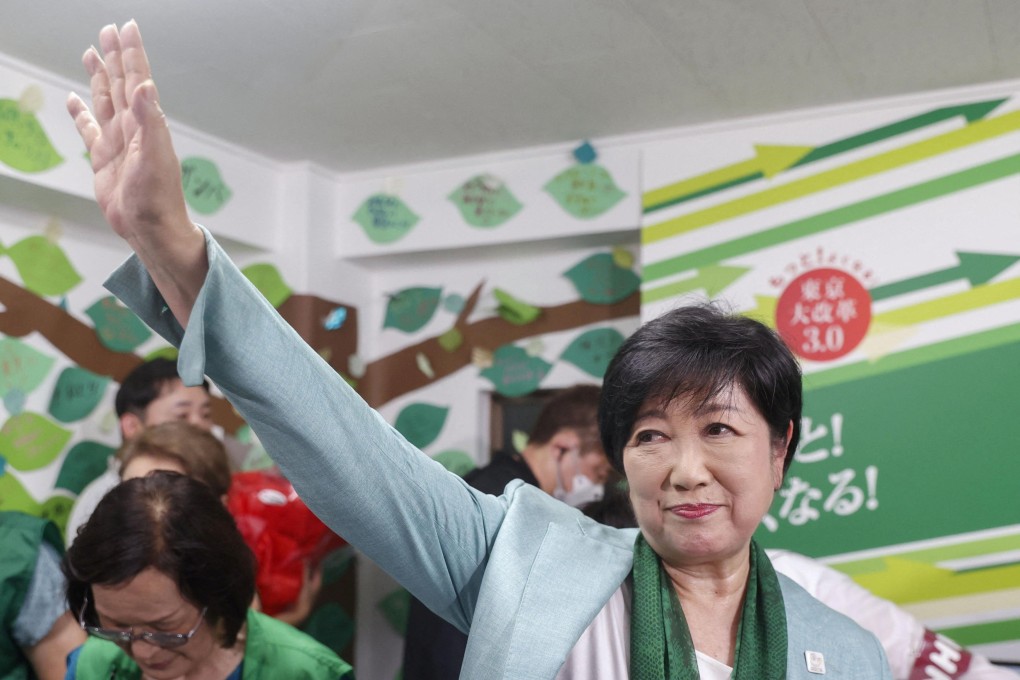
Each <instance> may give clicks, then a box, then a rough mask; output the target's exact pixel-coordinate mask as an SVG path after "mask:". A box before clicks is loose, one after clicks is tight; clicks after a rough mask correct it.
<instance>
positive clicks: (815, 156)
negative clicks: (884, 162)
mask: <svg viewBox="0 0 1020 680" xmlns="http://www.w3.org/2000/svg"><path fill="white" fill-rule="evenodd" d="M1005 101H1006V100H1005V99H993V100H990V101H986V102H973V103H971V104H960V105H959V106H947V107H945V108H941V109H935V110H934V111H928V112H927V113H922V114H920V115H918V116H913V117H911V118H905V119H904V120H900V121H897V122H895V123H890V124H889V125H883V126H882V127H877V128H875V129H874V130H867V131H866V132H861V133H859V134H856V135H852V136H850V137H846V138H844V139H840V140H838V141H835V142H831V143H829V144H826V145H824V146H819V147H817V148H816V149H815V150H814V151H812V152H810V153H809V154H807V155H806V156H804V157H803V158H801V159H800V160H799V161H797V162H796V163H794V164H793V165H792V166H790V167H793V168H796V167H799V166H801V165H807V164H808V163H814V162H815V161H820V160H822V159H823V158H828V157H830V156H835V155H837V154H841V153H846V152H847V151H852V150H853V149H857V148H860V147H862V146H867V145H868V144H874V143H875V142H881V141H883V140H885V139H889V138H890V137H895V136H897V135H902V134H904V133H907V132H912V131H914V130H917V129H920V128H923V127H927V126H929V125H934V124H936V123H941V122H942V121H945V120H949V119H950V118H953V117H955V116H963V117H964V118H965V119H966V120H967V122H968V123H974V122H976V121H979V120H981V119H982V118H984V117H985V116H987V115H988V114H989V113H991V112H992V111H994V110H995V109H996V108H998V106H999V105H1000V104H1002V103H1003V102H1005Z"/></svg>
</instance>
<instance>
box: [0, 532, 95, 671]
mask: <svg viewBox="0 0 1020 680" xmlns="http://www.w3.org/2000/svg"><path fill="white" fill-rule="evenodd" d="M63 553H64V544H63V541H61V539H60V531H59V530H58V529H57V527H56V525H55V524H53V523H52V522H50V521H48V520H45V519H42V518H40V517H33V516H31V515H26V514H24V513H21V512H0V627H2V630H0V678H3V679H4V680H33V679H35V678H38V679H39V680H60V678H63V677H64V669H65V664H64V659H66V658H67V655H68V654H69V653H70V652H71V650H73V649H74V648H75V647H78V646H79V645H81V644H82V643H83V642H84V641H85V633H84V632H82V630H81V629H80V628H79V627H78V625H77V623H76V622H75V620H74V617H73V616H72V615H71V613H70V612H69V611H68V609H67V601H66V600H65V599H64V575H63V574H62V573H61V572H60V558H61V556H62V555H63Z"/></svg>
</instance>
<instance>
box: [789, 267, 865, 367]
mask: <svg viewBox="0 0 1020 680" xmlns="http://www.w3.org/2000/svg"><path fill="white" fill-rule="evenodd" d="M870 324H871V295H869V294H868V291H867V290H866V289H865V288H864V286H863V285H861V283H860V281H858V280H857V279H856V278H854V277H853V276H852V275H851V274H848V273H847V272H845V271H842V270H840V269H829V268H824V269H812V270H811V271H808V272H804V273H803V274H801V275H800V276H798V277H797V278H796V279H794V280H793V281H791V282H790V285H789V286H787V287H786V290H784V291H783V294H782V295H780V296H779V303H778V304H777V305H776V329H777V330H778V331H779V335H780V336H782V338H783V340H785V341H786V344H788V345H789V346H790V349H791V350H793V352H794V353H795V354H797V355H798V356H800V357H803V358H804V359H810V360H811V361H832V360H833V359H838V358H840V357H841V356H845V355H847V354H849V353H850V352H851V351H853V349H854V348H855V347H857V345H859V344H861V341H862V340H863V339H864V336H865V335H867V333H868V326H869V325H870Z"/></svg>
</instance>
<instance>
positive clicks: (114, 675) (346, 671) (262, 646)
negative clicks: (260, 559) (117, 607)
mask: <svg viewBox="0 0 1020 680" xmlns="http://www.w3.org/2000/svg"><path fill="white" fill-rule="evenodd" d="M247 624H248V630H247V639H246V641H245V645H244V660H243V664H244V666H243V668H242V670H241V680H272V679H273V678H287V679H288V680H354V672H353V671H352V670H351V666H350V664H348V663H347V662H346V661H344V660H343V659H341V658H340V657H338V656H337V655H336V654H334V653H333V651H332V650H331V649H329V648H328V647H326V646H325V645H322V644H319V643H318V642H317V641H315V640H314V639H313V638H311V637H310V636H308V635H306V634H304V633H302V632H301V631H299V630H298V629H297V628H294V627H293V626H290V625H288V624H286V623H283V622H282V621H277V620H276V619H274V618H271V617H269V616H266V615H265V614H260V613H258V612H256V611H253V610H250V609H249V610H248V620H247ZM74 677H75V678H77V680H93V679H95V680H139V679H140V678H141V677H142V672H141V669H139V668H138V666H137V665H136V664H135V662H134V661H132V660H131V657H129V656H128V655H127V654H126V653H125V652H124V650H122V649H121V648H120V647H118V646H117V645H115V644H113V643H112V642H107V641H105V640H100V639H98V638H89V639H88V641H87V642H86V643H85V645H84V646H83V647H82V650H81V654H80V655H79V656H78V666H77V670H76V673H75V676H74Z"/></svg>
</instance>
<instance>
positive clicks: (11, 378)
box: [0, 337, 55, 400]
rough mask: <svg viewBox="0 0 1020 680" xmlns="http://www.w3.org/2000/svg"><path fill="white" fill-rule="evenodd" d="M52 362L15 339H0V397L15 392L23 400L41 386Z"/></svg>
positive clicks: (50, 358) (51, 359)
mask: <svg viewBox="0 0 1020 680" xmlns="http://www.w3.org/2000/svg"><path fill="white" fill-rule="evenodd" d="M54 362H55V359H53V358H52V357H48V356H46V355H45V354H43V353H42V352H40V351H38V350H36V349H34V348H32V347H31V346H29V345H27V344H25V343H24V342H22V341H21V340H18V339H17V338H10V337H5V338H2V339H0V395H3V396H4V397H6V396H7V395H8V394H9V393H10V392H12V391H17V392H18V393H19V394H20V395H21V398H22V400H23V399H24V397H26V396H27V395H28V394H30V393H31V392H32V390H34V389H35V388H37V387H38V386H39V385H41V384H42V381H43V380H45V379H46V376H47V375H48V374H49V372H50V369H52V368H53V363H54Z"/></svg>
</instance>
